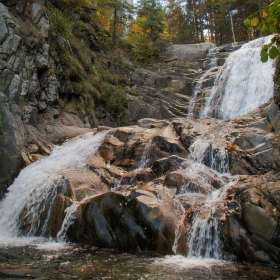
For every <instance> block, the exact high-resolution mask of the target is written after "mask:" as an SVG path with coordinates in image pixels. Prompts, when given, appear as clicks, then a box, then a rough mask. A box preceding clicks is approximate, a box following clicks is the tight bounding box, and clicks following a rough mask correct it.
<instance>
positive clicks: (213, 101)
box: [201, 36, 274, 119]
mask: <svg viewBox="0 0 280 280" xmlns="http://www.w3.org/2000/svg"><path fill="white" fill-rule="evenodd" d="M270 40H271V36H268V37H264V38H259V39H256V40H254V41H251V42H249V43H247V44H244V45H243V46H242V47H241V48H240V49H239V50H237V51H234V52H232V53H231V54H230V55H229V57H228V58H227V60H226V63H225V64H224V67H223V68H222V69H221V70H220V73H219V74H218V76H217V78H216V81H215V86H214V87H213V89H212V93H211V96H210V97H209V98H208V100H207V102H206V106H205V109H204V111H203V112H201V117H205V116H212V111H213V109H214V110H215V116H214V117H218V118H221V119H228V118H232V117H235V116H240V115H243V114H246V113H248V112H250V111H252V110H254V109H256V108H258V107H259V106H260V105H262V104H264V103H265V102H267V101H268V100H269V99H270V98H271V97H272V96H273V87H274V84H273V74H274V67H273V61H272V60H269V61H268V62H266V63H262V62H261V59H260V52H261V47H262V46H263V45H264V44H267V43H269V42H270Z"/></svg>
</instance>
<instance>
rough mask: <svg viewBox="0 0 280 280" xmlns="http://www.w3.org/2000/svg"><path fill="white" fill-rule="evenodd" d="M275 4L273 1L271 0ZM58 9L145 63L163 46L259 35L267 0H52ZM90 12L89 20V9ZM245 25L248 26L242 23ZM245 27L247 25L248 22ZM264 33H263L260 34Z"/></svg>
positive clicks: (219, 43) (155, 56) (223, 40)
mask: <svg viewBox="0 0 280 280" xmlns="http://www.w3.org/2000/svg"><path fill="white" fill-rule="evenodd" d="M275 1H278V0H275ZM51 2H52V3H53V4H54V5H55V6H56V7H57V8H59V9H60V10H62V11H63V10H64V11H69V10H72V11H73V10H75V11H78V12H79V13H80V14H81V15H82V16H84V17H85V18H87V17H88V21H94V22H95V25H96V26H97V27H98V30H99V33H100V34H101V33H102V36H103V37H104V38H105V39H104V40H105V41H106V42H105V43H106V44H109V45H111V46H113V47H118V46H121V47H123V48H124V49H125V50H127V51H128V53H130V54H131V56H132V57H133V58H134V59H135V60H137V61H139V62H144V61H145V62H146V63H148V62H149V61H150V60H154V59H157V58H159V57H160V56H161V53H162V52H163V51H164V50H165V49H166V48H167V46H168V45H169V44H190V43H199V42H205V41H211V42H213V43H215V44H217V45H222V44H226V43H230V42H233V41H248V40H251V39H254V38H257V37H259V36H261V35H262V33H264V32H263V28H257V26H258V24H247V25H245V24H244V20H245V19H249V18H250V16H252V15H253V17H252V18H251V20H254V21H255V22H258V23H259V22H261V20H262V18H263V15H264V14H263V9H265V8H266V7H268V6H269V5H270V4H271V3H273V2H274V1H272V0H161V1H160V0H107V1H104V0H81V1H74V0H61V1H58V0H52V1H51ZM277 8H279V7H277ZM92 10H94V11H95V12H94V16H93V17H94V19H93V18H90V17H89V14H91V13H90V12H89V11H92ZM247 23H248V22H247ZM250 23H251V21H250ZM266 31H268V30H266Z"/></svg>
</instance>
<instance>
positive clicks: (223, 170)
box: [178, 124, 236, 260]
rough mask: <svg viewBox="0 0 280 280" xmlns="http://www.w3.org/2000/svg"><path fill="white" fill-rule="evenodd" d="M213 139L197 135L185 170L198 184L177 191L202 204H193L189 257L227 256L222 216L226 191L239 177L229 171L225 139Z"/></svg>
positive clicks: (214, 257)
mask: <svg viewBox="0 0 280 280" xmlns="http://www.w3.org/2000/svg"><path fill="white" fill-rule="evenodd" d="M229 125H230V124H229ZM214 143H215V142H214V136H213V137H210V139H204V137H202V138H200V139H197V140H196V141H195V142H194V143H193V144H192V145H191V147H190V148H189V151H190V156H189V158H188V160H187V164H186V169H185V174H186V175H187V176H188V177H189V178H191V182H192V184H193V185H194V184H195V186H192V188H191V189H190V187H189V186H186V187H185V188H181V190H180V191H179V195H178V197H180V196H182V195H183V196H185V197H187V199H188V201H189V203H190V204H192V206H197V205H201V207H193V208H194V209H195V208H197V209H198V210H197V211H196V212H195V213H194V217H193V222H192V226H191V231H190V233H189V238H188V248H189V250H188V254H187V258H188V259H193V258H201V257H202V258H206V259H209V258H210V259H216V260H222V259H223V258H224V256H223V250H222V242H221V240H220V236H219V235H220V232H219V218H221V215H223V213H224V210H223V209H224V207H225V205H224V197H225V195H226V191H227V189H228V188H230V187H231V186H232V185H233V184H234V182H235V181H236V178H235V177H234V176H231V175H230V174H229V158H228V153H227V150H226V149H225V147H224V146H223V143H219V144H214ZM213 180H216V182H217V184H218V185H219V186H220V188H219V189H215V188H214V187H213V186H212V185H213ZM194 188H195V191H194ZM184 215H185V214H184Z"/></svg>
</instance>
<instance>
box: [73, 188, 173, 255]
mask: <svg viewBox="0 0 280 280" xmlns="http://www.w3.org/2000/svg"><path fill="white" fill-rule="evenodd" d="M176 225H177V217H176V212H175V209H174V205H173V203H172V200H171V199H170V198H169V197H168V196H167V195H166V194H164V192H163V191H161V190H158V189H156V188H154V187H149V188H148V189H146V188H142V189H139V190H136V191H134V192H132V193H131V194H130V195H128V196H125V195H122V194H118V193H114V192H110V193H107V194H102V195H100V196H96V197H94V198H92V199H91V200H90V201H88V202H86V203H83V204H81V205H80V206H79V208H78V211H77V218H76V220H75V222H74V224H73V226H71V227H70V228H69V230H68V233H67V236H68V238H69V239H70V241H74V242H79V243H83V244H91V245H95V246H100V247H107V248H118V249H120V250H125V251H131V250H133V251H138V250H139V249H140V250H153V251H157V252H159V253H162V254H171V253H172V246H173V243H174V239H175V229H176Z"/></svg>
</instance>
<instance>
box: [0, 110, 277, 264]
mask: <svg viewBox="0 0 280 280" xmlns="http://www.w3.org/2000/svg"><path fill="white" fill-rule="evenodd" d="M268 107H269V106H267V107H263V110H268V109H267V108H268ZM246 122H247V123H246V126H247V128H245V129H244V120H242V119H240V120H238V119H236V120H234V121H221V120H216V119H210V118H206V119H202V120H198V121H195V120H191V119H186V118H177V119H173V120H172V121H160V120H155V119H143V120H140V121H139V123H138V125H137V126H128V127H120V128H116V129H111V130H107V131H105V132H102V133H96V134H94V133H88V134H85V135H84V136H80V137H78V138H76V139H74V140H71V141H69V142H66V143H65V144H63V145H62V146H60V147H57V148H56V149H54V151H53V152H52V154H51V155H50V156H49V157H47V158H45V159H42V160H40V161H37V162H36V163H34V164H31V165H29V166H28V167H26V168H25V169H24V170H22V172H21V173H20V175H19V176H18V178H17V179H16V181H15V182H14V184H12V185H11V186H10V188H9V191H8V193H7V194H6V196H5V198H4V199H3V201H1V204H0V207H1V213H2V215H1V218H0V224H1V231H0V238H1V239H3V238H7V237H9V238H12V237H13V238H15V237H18V236H29V237H30V236H43V237H52V238H54V239H56V240H59V241H62V240H64V241H68V240H69V241H72V242H76V243H80V244H89V245H95V246H99V247H107V248H118V249H121V250H125V251H131V250H133V251H139V250H153V251H157V252H159V253H162V254H172V253H176V254H182V255H185V256H186V257H188V258H190V259H192V258H194V257H203V258H214V259H233V258H235V257H238V258H241V259H247V260H251V261H261V262H265V263H267V262H277V263H278V262H279V237H278V229H279V212H280V206H279V198H278V192H277V190H278V179H279V178H278V177H277V175H274V174H273V173H272V171H273V168H274V166H275V165H276V164H277V161H278V151H277V149H276V148H275V146H274V145H273V143H274V141H275V135H274V134H273V133H271V132H270V131H269V129H268V128H267V124H268V121H267V118H266V117H263V116H261V113H260V110H257V111H254V112H252V113H251V115H248V117H247V119H246ZM253 133H255V134H256V136H257V138H258V140H257V141H255V142H250V145H252V146H250V147H249V146H248V144H245V143H246V141H247V139H251V138H252V137H253ZM102 147H111V148H113V149H114V151H115V157H116V158H115V161H114V163H111V164H110V162H109V161H108V160H107V158H106V157H104V156H102V152H101V151H102V149H103V148H102ZM264 147H266V148H264ZM143 151H145V156H144V155H143ZM267 172H269V173H267ZM263 181H266V182H267V184H265V185H263V184H262V182H263ZM250 186H252V188H250ZM251 190H252V191H251ZM252 192H253V193H252ZM258 201H261V203H260V202H258ZM251 215H253V216H252V217H254V219H251V218H250V217H251ZM263 218H265V219H263ZM263 227H265V228H266V231H265V232H264V231H263V229H262V228H263ZM244 242H246V246H244Z"/></svg>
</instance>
